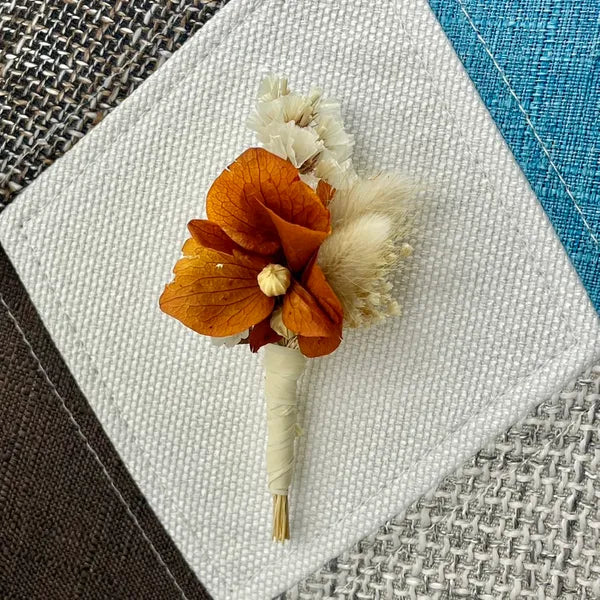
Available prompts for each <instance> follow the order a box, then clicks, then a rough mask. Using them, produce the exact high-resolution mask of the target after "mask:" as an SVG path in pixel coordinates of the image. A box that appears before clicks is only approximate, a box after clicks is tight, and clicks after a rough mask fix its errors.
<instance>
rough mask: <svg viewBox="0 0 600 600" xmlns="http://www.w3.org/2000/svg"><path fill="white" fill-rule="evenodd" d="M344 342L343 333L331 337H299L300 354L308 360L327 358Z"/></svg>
mask: <svg viewBox="0 0 600 600" xmlns="http://www.w3.org/2000/svg"><path fill="white" fill-rule="evenodd" d="M341 342H342V332H341V328H340V332H339V333H336V334H335V335H332V336H330V337H305V336H303V335H299V336H298V346H299V348H300V352H302V354H304V356H306V357H307V358H317V357H318V356H325V355H327V354H331V353H332V352H333V351H334V350H336V349H337V347H338V346H339V345H340V344H341Z"/></svg>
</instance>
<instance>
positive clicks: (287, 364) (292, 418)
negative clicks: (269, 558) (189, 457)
mask: <svg viewBox="0 0 600 600" xmlns="http://www.w3.org/2000/svg"><path fill="white" fill-rule="evenodd" d="M306 360H307V359H306V357H305V356H303V355H302V353H301V352H300V351H299V350H296V349H294V348H288V347H286V346H278V345H276V344H268V345H267V346H266V347H265V357H264V367H265V397H266V401H267V431H268V438H267V475H268V484H269V491H270V492H271V494H272V496H273V538H274V539H276V540H278V541H281V540H287V539H289V537H290V533H289V517H288V503H287V495H288V491H289V488H290V485H291V483H292V475H293V471H294V442H295V439H296V436H297V431H298V425H297V416H298V405H297V402H296V387H297V382H298V379H299V378H300V376H301V375H302V373H303V372H304V369H305V368H306Z"/></svg>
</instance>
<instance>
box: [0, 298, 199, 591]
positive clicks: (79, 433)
mask: <svg viewBox="0 0 600 600" xmlns="http://www.w3.org/2000/svg"><path fill="white" fill-rule="evenodd" d="M0 304H2V306H3V307H4V308H5V309H6V312H7V313H8V316H9V317H10V319H11V321H12V322H13V324H14V326H15V328H16V330H17V331H18V332H19V334H20V335H21V338H22V339H23V342H24V343H25V346H26V347H27V350H28V351H29V354H30V355H31V356H32V358H33V360H34V362H35V364H36V366H37V368H38V370H39V371H40V373H41V374H42V376H43V378H44V381H45V382H46V384H47V385H48V387H49V388H50V391H51V392H52V394H53V395H54V396H55V397H56V398H57V399H58V401H59V402H60V407H61V409H62V410H63V411H64V412H65V413H66V415H67V417H68V419H69V421H70V422H71V425H72V426H73V427H74V429H75V432H76V433H77V436H78V437H79V438H80V439H81V441H82V442H83V443H84V445H85V447H86V449H87V451H88V452H89V453H90V454H91V456H92V458H93V459H94V461H95V462H96V463H97V465H98V466H99V467H100V470H101V472H102V475H103V476H104V479H106V481H107V482H108V484H109V485H110V487H111V488H112V490H113V491H114V493H115V495H116V496H117V498H118V500H119V502H121V504H122V505H123V507H124V508H125V511H126V512H127V514H128V515H129V517H130V518H131V520H132V521H133V524H134V525H135V527H136V529H137V530H138V531H139V532H140V533H141V535H142V538H143V539H144V541H145V542H146V543H147V544H148V547H149V548H150V550H151V552H152V554H153V555H154V557H155V558H156V559H157V560H158V562H159V563H160V564H161V566H162V567H163V568H164V569H165V572H166V573H167V575H168V577H169V579H170V580H171V581H172V583H173V585H174V586H175V588H176V589H177V591H178V592H179V594H180V596H181V597H182V598H184V600H189V599H188V597H187V596H186V595H185V592H184V591H183V589H182V588H181V586H180V585H179V583H178V582H177V578H176V577H175V575H174V574H173V572H172V571H171V569H170V568H169V566H168V565H167V563H166V562H165V561H164V560H163V557H162V556H161V554H160V552H159V551H158V550H157V549H156V547H155V546H154V544H153V543H152V540H151V539H150V538H149V537H148V535H147V534H146V531H145V530H144V528H143V527H142V525H141V523H140V522H139V521H138V519H137V517H136V516H135V514H134V513H133V511H132V510H131V507H130V506H129V504H128V502H127V500H125V497H124V496H123V494H122V493H121V490H120V489H119V488H118V486H117V484H116V483H115V482H114V480H113V479H112V477H111V476H110V474H109V472H108V469H107V468H106V466H105V464H104V462H103V461H102V459H101V458H100V456H99V455H98V453H97V452H96V451H95V450H94V448H93V447H92V445H91V444H90V442H89V440H88V439H87V437H86V435H85V434H84V433H83V430H82V429H81V426H80V425H79V422H78V421H77V419H76V418H75V416H74V415H73V413H72V412H71V410H70V409H69V407H68V406H67V403H66V402H65V400H64V398H63V397H62V396H61V394H60V393H59V391H58V389H57V388H56V386H55V385H54V383H53V382H52V380H51V379H50V376H49V375H48V373H47V371H46V369H44V367H43V365H42V362H41V360H40V359H39V358H38V356H37V354H36V353H35V350H34V349H33V346H32V345H31V344H30V343H29V340H28V339H27V336H26V335H25V332H24V331H23V329H22V328H21V326H20V324H19V322H18V320H17V318H16V316H15V315H14V314H13V312H12V311H11V309H10V307H9V306H8V304H7V303H6V301H5V300H4V297H3V295H2V293H0Z"/></svg>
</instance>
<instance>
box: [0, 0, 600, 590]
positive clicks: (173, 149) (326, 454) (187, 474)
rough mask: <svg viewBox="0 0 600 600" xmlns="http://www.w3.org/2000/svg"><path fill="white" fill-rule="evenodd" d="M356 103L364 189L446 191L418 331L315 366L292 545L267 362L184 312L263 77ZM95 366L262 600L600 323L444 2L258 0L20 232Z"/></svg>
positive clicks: (60, 341) (380, 332)
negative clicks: (196, 236) (208, 215)
mask: <svg viewBox="0 0 600 600" xmlns="http://www.w3.org/2000/svg"><path fill="white" fill-rule="evenodd" d="M268 72H274V73H278V74H285V75H287V76H289V78H290V83H291V86H292V88H293V89H295V90H298V91H307V90H308V88H309V87H310V86H311V85H313V84H316V85H320V86H321V87H322V88H323V89H324V91H325V93H326V94H327V95H328V96H332V97H335V98H336V99H338V100H339V101H340V102H341V105H342V109H343V113H344V117H345V121H346V124H347V128H348V130H349V131H351V132H352V133H354V135H355V136H356V152H355V160H356V164H357V166H358V168H359V170H361V171H362V172H363V173H365V174H370V173H373V172H376V171H378V170H380V169H400V170H402V171H406V172H408V173H410V174H412V175H413V176H415V177H417V178H418V179H420V180H421V181H423V182H425V183H426V184H427V185H428V186H429V187H430V188H431V189H432V190H433V192H432V193H431V194H430V198H428V200H427V201H426V202H425V203H424V205H423V207H422V210H421V218H420V223H419V234H418V236H417V239H416V240H415V247H416V253H415V256H414V259H413V261H412V265H411V268H410V270H409V272H408V273H407V274H405V275H404V276H403V279H402V282H401V283H402V286H403V287H402V292H401V297H400V300H401V302H402V304H403V305H404V315H403V317H402V318H401V319H396V320H393V321H389V322H388V323H387V324H385V325H383V326H380V327H376V328H374V329H372V330H369V331H364V332H358V331H357V332H349V333H348V334H347V336H346V339H345V341H344V342H343V344H342V346H341V347H340V349H339V350H338V351H337V352H336V353H335V354H333V355H331V356H329V357H326V358H323V359H316V360H314V361H311V362H310V366H309V369H308V372H307V373H306V374H305V376H304V378H303V380H302V382H301V385H300V389H299V400H300V404H301V425H302V427H303V429H304V431H305V433H304V435H303V436H302V437H301V438H300V439H299V442H298V462H297V468H296V473H295V478H294V482H293V488H292V495H291V500H290V503H291V528H292V538H293V539H292V540H291V542H290V543H287V544H285V545H277V544H275V543H273V542H272V541H271V540H270V529H271V498H270V496H269V494H268V492H267V489H266V476H265V464H264V462H265V459H264V454H265V443H266V434H265V431H266V425H265V410H264V400H263V392H262V378H263V375H262V368H261V364H260V360H259V359H258V358H257V357H256V356H253V355H251V354H250V352H249V351H248V349H247V348H245V347H244V348H242V347H240V348H235V349H233V350H228V349H224V348H219V349H217V348H214V347H213V346H212V345H211V343H210V342H209V341H208V340H207V339H205V338H203V337H201V336H199V335H196V334H194V333H193V332H191V331H189V330H187V329H185V328H184V327H183V326H181V325H180V324H179V323H177V322H176V321H174V320H173V319H171V318H169V317H167V316H166V315H164V314H162V313H161V312H160V310H159V308H158V297H159V295H160V293H161V291H162V288H163V286H164V284H165V283H166V282H167V281H169V280H170V278H171V269H172V266H173V265H174V263H175V261H176V259H177V258H178V256H179V252H180V247H181V245H182V243H183V241H184V239H185V238H186V235H187V234H186V229H185V225H186V223H187V221H188V220H190V219H191V218H198V217H202V215H203V211H204V208H203V206H204V198H205V195H206V192H207V190H208V187H209V186H210V184H211V182H212V181H213V180H214V178H215V177H216V176H217V175H218V174H219V173H220V172H221V171H222V169H223V168H224V167H225V166H226V165H227V164H229V163H230V162H231V161H232V160H233V159H234V158H235V157H236V156H237V155H238V154H239V153H241V151H243V150H244V149H245V148H247V147H249V146H252V145H254V144H255V140H254V138H253V135H252V133H251V132H250V131H249V130H248V129H247V128H246V126H245V120H246V117H247V115H248V114H249V112H250V110H251V108H252V106H253V102H254V97H255V93H256V89H257V86H258V84H259V82H260V80H261V78H262V77H263V76H264V75H265V74H266V73H268ZM0 238H1V240H2V243H3V244H4V245H5V247H6V250H7V252H8V254H9V255H10V257H11V259H12V260H13V262H14V264H15V266H16V268H17V269H18V271H19V273H20V276H21V277H22V279H23V282H24V284H25V285H26V287H27V289H28V290H29V292H30V294H31V297H32V298H33V301H34V302H35V304H36V306H37V308H38V310H39V312H40V314H41V316H42V318H43V320H44V322H45V324H46V326H47V327H48V329H49V331H50V333H51V334H52V336H53V339H54V341H55V343H56V345H57V346H58V348H59V350H60V351H61V353H62V354H63V356H64V357H65V359H66V361H67V363H68V365H69V367H70V369H71V371H72V373H73V375H74V376H75V378H76V379H77V381H78V383H79V385H80V386H81V388H82V390H83V391H84V393H85V394H86V396H87V398H88V399H89V401H90V403H91V405H92V407H93V408H94V410H95V411H96V413H97V415H98V417H99V418H100V421H101V422H102V423H103V425H104V427H105V429H106V431H107V433H108V434H109V436H110V437H111V439H112V441H113V442H114V444H115V446H116V448H117V450H118V451H119V453H120V455H121V456H122V458H123V459H124V461H125V463H126V464H127V467H128V468H129V470H130V471H131V473H132V474H133V476H134V478H135V480H136V481H137V483H138V484H139V486H140V488H141V489H142V491H143V492H144V493H145V495H146V497H147V498H148V500H149V501H150V503H151V505H152V507H153V508H154V510H155V511H156V513H157V514H158V516H159V517H160V519H161V520H162V522H163V524H164V525H165V526H166V528H167V530H168V531H169V533H170V534H171V535H172V536H173V538H174V539H175V541H176V543H177V544H178V545H179V547H180V549H181V550H182V552H183V554H184V556H185V557H186V559H187V560H188V561H189V563H190V564H191V566H192V567H193V568H194V569H195V571H196V572H197V573H198V575H199V577H200V578H201V580H202V581H203V582H204V584H205V585H206V586H207V588H208V590H209V592H210V593H211V594H212V595H213V596H214V597H215V599H216V600H225V599H232V600H233V599H235V600H239V599H244V600H253V599H256V600H259V599H260V600H264V599H265V598H269V597H271V596H273V595H275V594H276V593H278V592H280V591H282V590H284V589H285V588H286V587H288V586H289V585H290V584H292V583H294V581H296V580H297V579H298V578H300V577H301V576H303V575H305V574H307V573H308V572H310V571H312V570H314V569H315V568H317V567H319V565H320V564H321V563H322V562H324V561H325V560H327V559H328V558H330V557H331V556H333V555H335V554H336V553H339V552H340V551H342V550H343V549H344V548H345V547H346V546H347V545H349V544H350V543H352V542H353V541H355V540H356V539H357V538H359V537H360V536H362V535H364V534H367V533H368V532H370V531H371V530H372V529H373V528H374V527H376V526H377V524H378V523H380V522H382V521H383V520H385V519H386V517H389V516H391V515H393V514H395V513H397V512H399V511H400V510H401V509H402V508H403V507H404V506H405V505H406V504H407V503H408V502H409V501H411V500H413V499H414V498H415V497H416V496H417V495H418V494H421V493H423V492H424V491H425V490H426V489H427V488H429V487H430V486H431V485H433V484H434V483H435V482H436V481H437V480H439V479H440V478H441V476H442V475H444V473H446V472H447V471H448V470H449V469H451V468H452V467H453V466H455V465H456V464H457V463H458V462H459V461H461V460H462V459H463V458H464V457H466V456H467V455H468V454H471V453H473V452H475V451H476V450H477V449H478V448H479V447H480V446H481V445H482V443H483V442H484V441H485V440H486V439H488V438H489V437H490V436H492V435H494V434H495V433H497V432H498V431H500V430H502V429H503V428H504V427H506V426H507V425H509V424H510V423H511V422H512V421H513V420H515V419H517V418H518V417H519V416H520V415H521V414H523V413H524V412H525V411H526V410H527V409H528V408H529V406H530V405H531V404H533V403H535V402H539V401H541V400H542V399H543V398H544V397H546V396H548V395H549V394H551V393H552V392H554V391H556V390H557V389H558V388H559V387H560V386H561V385H562V384H564V383H565V381H566V380H567V379H568V378H569V377H571V376H573V375H574V374H576V373H577V372H578V371H580V370H581V369H583V368H584V367H585V366H586V365H588V364H590V363H591V362H592V361H593V360H595V359H597V358H598V356H599V355H600V343H599V337H600V336H599V328H598V318H597V316H596V313H595V312H594V310H593V308H592V306H591V304H590V303H589V301H588V299H587V296H586V294H585V291H584V289H583V287H582V285H581V284H580V282H579V280H578V278H577V276H576V274H575V272H574V270H573V269H572V268H571V266H570V264H569V261H568V258H567V256H566V254H565V253H564V251H563V249H562V247H561V245H560V243H559V242H558V239H557V238H556V236H555V234H554V232H553V230H552V228H551V226H550V224H549V222H548V220H547V218H546V216H545V214H544V212H543V211H542V209H541V207H540V206H539V203H538V201H537V199H536V198H535V196H534V194H533V192H532V191H531V189H530V188H529V186H528V184H527V182H526V180H525V179H524V177H523V175H522V173H521V171H520V170H519V168H518V166H517V165H516V164H515V162H514V160H513V157H512V155H511V153H510V151H509V149H508V147H507V146H506V144H505V143H504V141H503V140H502V138H501V136H500V134H499V133H498V131H497V129H496V127H495V125H494V123H493V121H492V119H491V118H490V116H489V114H488V113H487V111H486V109H485V107H484V106H483V104H482V102H481V101H480V99H479V97H478V95H477V93H476V91H475V89H474V88H473V86H472V84H471V82H470V80H469V78H468V76H467V75H466V74H465V72H464V71H463V69H462V67H461V65H460V62H459V60H458V58H457V57H456V55H455V54H454V52H453V50H452V48H451V46H450V45H449V43H448V42H447V40H446V38H445V37H444V35H443V33H442V31H441V29H440V27H439V25H438V24H437V21H436V20H435V18H434V16H433V14H432V13H431V12H430V10H429V7H428V5H427V3H426V1H425V0H398V1H388V0H372V1H371V2H362V1H360V0H335V1H334V0H325V1H324V0H304V1H302V2H284V1H281V0H236V1H234V2H231V3H230V4H229V5H228V6H227V7H226V8H225V9H223V10H222V11H221V12H219V13H218V14H217V16H216V17H215V18H214V19H212V20H211V21H210V22H209V23H208V24H207V25H206V26H205V27H204V28H203V29H202V30H201V31H200V32H199V33H198V34H197V35H196V36H195V37H194V38H193V39H192V40H191V41H190V42H188V43H187V44H186V45H185V46H184V47H183V48H182V49H181V50H180V51H179V52H177V53H176V55H175V56H174V57H173V58H172V59H171V60H169V61H168V62H167V63H166V64H165V65H164V66H163V67H162V68H161V69H160V70H159V71H158V72H157V73H156V74H155V75H153V76H152V77H151V78H150V79H149V80H148V81H147V82H146V83H145V84H144V85H142V86H141V88H140V89H139V90H138V91H137V92H135V93H134V94H133V95H132V96H131V97H130V98H129V99H128V100H127V101H125V102H124V103H123V104H122V105H121V106H120V107H119V108H118V109H117V110H115V111H114V113H112V114H111V115H110V116H109V117H108V118H106V119H105V120H104V121H103V122H102V123H101V124H100V125H98V126H97V127H96V128H95V129H94V130H93V131H92V132H91V133H90V134H89V135H87V136H86V137H85V138H83V140H82V141H81V142H79V143H78V144H77V145H76V146H75V147H74V149H73V150H71V151H70V152H69V153H68V154H67V155H66V156H65V157H64V158H62V159H61V160H59V161H58V162H57V163H56V164H55V165H54V166H53V167H52V168H50V169H49V170H47V171H46V172H45V173H44V174H43V175H42V176H41V177H40V178H39V179H38V180H37V181H36V182H35V183H34V184H32V185H31V186H30V187H29V188H28V189H27V190H26V191H25V192H24V193H23V194H22V195H21V197H20V198H18V199H17V201H16V202H14V203H13V204H12V205H11V206H9V207H8V209H7V210H6V211H5V212H4V213H3V214H2V216H1V217H0Z"/></svg>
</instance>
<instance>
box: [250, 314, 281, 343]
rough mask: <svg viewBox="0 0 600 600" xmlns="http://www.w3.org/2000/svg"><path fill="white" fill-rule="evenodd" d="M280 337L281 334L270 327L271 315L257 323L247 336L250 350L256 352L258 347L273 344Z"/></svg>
mask: <svg viewBox="0 0 600 600" xmlns="http://www.w3.org/2000/svg"><path fill="white" fill-rule="evenodd" d="M280 339H281V336H280V335H279V334H278V333H276V332H275V331H273V330H272V329H271V315H269V316H268V317H267V318H266V319H263V320H262V321H261V322H260V323H257V324H256V325H255V326H254V327H253V328H252V330H251V331H250V335H249V336H248V343H249V344H250V350H252V352H258V351H259V350H260V348H262V347H263V346H265V345H267V344H274V343H275V342H278V341H279V340H280Z"/></svg>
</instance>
